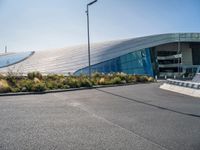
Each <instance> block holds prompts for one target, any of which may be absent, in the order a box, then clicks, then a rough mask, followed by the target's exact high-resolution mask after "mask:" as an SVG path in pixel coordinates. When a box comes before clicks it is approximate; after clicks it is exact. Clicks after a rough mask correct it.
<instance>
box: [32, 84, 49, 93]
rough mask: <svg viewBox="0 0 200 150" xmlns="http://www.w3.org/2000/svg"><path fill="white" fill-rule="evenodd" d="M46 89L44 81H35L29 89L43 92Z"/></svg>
mask: <svg viewBox="0 0 200 150" xmlns="http://www.w3.org/2000/svg"><path fill="white" fill-rule="evenodd" d="M45 90H46V86H45V84H44V83H35V84H33V86H32V89H31V91H33V92H43V91H45Z"/></svg>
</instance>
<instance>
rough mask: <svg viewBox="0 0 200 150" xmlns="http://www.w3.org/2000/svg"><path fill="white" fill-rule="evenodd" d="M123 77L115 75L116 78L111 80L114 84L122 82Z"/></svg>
mask: <svg viewBox="0 0 200 150" xmlns="http://www.w3.org/2000/svg"><path fill="white" fill-rule="evenodd" d="M121 81H122V80H121V78H120V77H114V79H112V80H111V83H112V84H120V83H121Z"/></svg>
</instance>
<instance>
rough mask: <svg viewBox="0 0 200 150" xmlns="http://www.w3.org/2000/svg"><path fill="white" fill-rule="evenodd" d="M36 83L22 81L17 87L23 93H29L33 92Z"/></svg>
mask: <svg viewBox="0 0 200 150" xmlns="http://www.w3.org/2000/svg"><path fill="white" fill-rule="evenodd" d="M33 84H34V81H32V80H28V79H25V80H20V81H19V82H18V83H17V87H18V88H19V89H20V90H21V91H22V92H29V91H32V87H33Z"/></svg>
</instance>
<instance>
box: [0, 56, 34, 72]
mask: <svg viewBox="0 0 200 150" xmlns="http://www.w3.org/2000/svg"><path fill="white" fill-rule="evenodd" d="M32 54H33V52H23V53H13V54H5V55H0V68H2V67H7V66H9V65H13V64H15V63H18V62H20V61H22V60H24V59H26V58H27V57H29V56H30V55H32Z"/></svg>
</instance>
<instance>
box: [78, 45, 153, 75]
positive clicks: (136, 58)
mask: <svg viewBox="0 0 200 150" xmlns="http://www.w3.org/2000/svg"><path fill="white" fill-rule="evenodd" d="M91 70H92V72H100V73H112V72H124V73H127V74H143V75H144V74H146V75H149V76H153V70H152V65H151V58H150V49H148V48H147V49H142V50H138V51H134V52H131V53H128V54H126V55H122V56H120V57H117V58H114V59H111V60H108V61H105V62H101V63H99V64H95V65H92V66H91ZM80 74H88V67H86V68H83V69H80V70H78V71H76V72H75V75H80Z"/></svg>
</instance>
